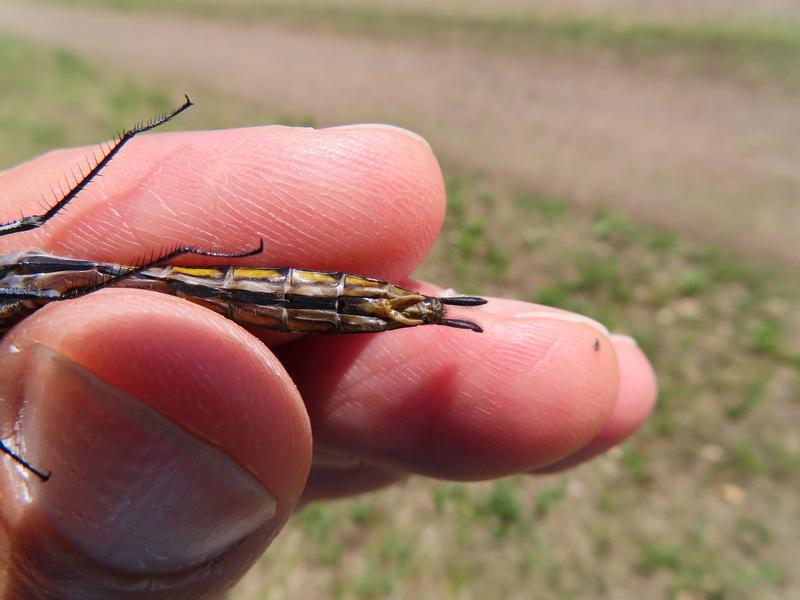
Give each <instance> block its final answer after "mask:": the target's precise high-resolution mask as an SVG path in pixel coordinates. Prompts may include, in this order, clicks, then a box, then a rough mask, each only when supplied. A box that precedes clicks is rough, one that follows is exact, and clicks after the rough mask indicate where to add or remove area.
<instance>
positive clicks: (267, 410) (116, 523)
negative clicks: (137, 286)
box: [0, 290, 311, 598]
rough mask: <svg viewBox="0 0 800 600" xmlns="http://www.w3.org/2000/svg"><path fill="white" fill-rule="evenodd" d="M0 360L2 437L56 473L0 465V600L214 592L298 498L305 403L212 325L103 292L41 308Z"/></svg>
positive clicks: (275, 368)
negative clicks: (0, 558) (0, 554)
mask: <svg viewBox="0 0 800 600" xmlns="http://www.w3.org/2000/svg"><path fill="white" fill-rule="evenodd" d="M0 357H1V358H0V398H2V401H1V402H2V403H1V404H0V426H2V432H3V436H4V438H5V439H6V441H7V444H8V445H9V446H10V447H12V448H15V449H16V450H17V451H18V452H19V454H21V455H22V456H23V457H24V458H25V459H26V460H28V461H29V462H30V463H31V464H33V465H34V466H35V467H36V468H38V469H39V470H42V471H45V472H47V471H51V472H52V476H51V478H50V480H49V481H47V482H42V481H40V480H39V479H37V478H36V477H34V476H33V475H32V474H30V473H26V472H24V471H23V470H22V469H21V467H19V466H18V465H17V464H16V463H14V462H13V461H11V460H10V459H8V458H6V459H5V460H4V461H3V462H2V463H0V511H2V527H3V531H1V532H0V536H1V537H0V548H3V550H4V558H5V561H4V564H3V565H2V569H3V571H2V578H1V579H0V585H2V587H1V588H0V589H3V593H2V594H0V596H2V597H3V598H13V597H26V598H27V597H42V596H44V597H50V595H52V596H54V597H59V598H64V597H66V598H68V597H81V598H85V597H115V598H125V597H128V596H131V597H133V596H135V597H137V598H139V597H148V598H149V597H153V598H159V597H174V596H176V595H179V596H185V597H205V596H207V595H214V596H216V595H219V594H220V593H221V592H222V591H223V590H225V589H227V588H228V587H230V586H231V585H232V584H233V583H235V581H236V580H237V579H238V578H239V577H240V576H241V575H242V574H243V573H244V572H246V570H247V568H248V567H249V566H250V565H251V564H252V562H253V561H254V560H255V559H257V558H258V556H259V555H260V554H261V552H263V550H264V548H265V547H266V546H267V544H268V543H269V541H270V540H271V539H272V538H273V537H274V536H275V535H276V534H277V532H278V531H279V530H280V528H281V527H282V526H283V524H284V523H285V521H286V519H287V518H288V515H289V514H290V512H291V510H292V508H293V507H294V505H295V504H296V502H297V500H298V498H299V497H300V495H301V493H302V489H303V487H304V485H305V480H306V477H307V474H308V468H309V462H310V449H311V434H310V428H309V424H308V419H307V416H306V413H305V409H304V407H303V404H302V401H301V399H300V397H299V395H298V392H297V390H296V388H295V387H294V385H293V384H292V382H291V380H290V379H289V377H288V375H287V374H286V372H285V371H284V370H283V367H282V366H281V365H280V363H279V362H278V361H277V359H276V358H275V357H274V356H273V355H272V354H271V353H270V352H269V351H268V350H267V349H266V348H265V347H264V346H263V345H262V344H261V343H260V342H258V341H257V340H256V339H255V338H253V337H251V336H250V335H249V334H247V333H246V332H245V331H244V330H242V329H240V328H239V327H237V326H235V325H233V324H231V323H230V322H228V321H226V320H225V319H224V318H222V317H220V316H218V315H214V314H212V313H210V311H207V310H205V309H203V308H200V307H197V306H195V305H193V304H191V303H188V302H185V301H183V300H178V299H175V298H171V297H168V296H161V295H158V294H151V293H147V292H142V291H137V290H108V291H103V292H99V293H96V294H92V295H90V296H87V297H85V298H81V299H78V300H74V301H70V302H66V303H63V304H58V305H51V306H48V307H46V308H44V309H42V310H40V311H39V312H37V313H36V314H34V315H33V316H32V317H30V318H29V319H27V320H26V321H24V322H23V323H22V324H20V325H19V326H18V327H17V328H15V329H14V330H12V331H11V332H10V333H9V334H8V335H7V336H6V337H5V338H4V340H3V343H2V345H1V346H0ZM12 432H13V435H10V434H12ZM144 590H152V592H147V593H145V592H144Z"/></svg>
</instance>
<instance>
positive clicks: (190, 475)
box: [0, 126, 655, 598]
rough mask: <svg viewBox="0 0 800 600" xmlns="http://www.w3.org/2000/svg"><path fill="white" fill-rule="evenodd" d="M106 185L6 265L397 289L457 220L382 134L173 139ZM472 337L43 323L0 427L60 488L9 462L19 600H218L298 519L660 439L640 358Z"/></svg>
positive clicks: (19, 338) (529, 325)
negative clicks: (265, 269)
mask: <svg viewBox="0 0 800 600" xmlns="http://www.w3.org/2000/svg"><path fill="white" fill-rule="evenodd" d="M87 152H88V151H87V149H73V150H65V151H59V152H55V153H50V154H47V155H45V156H42V157H40V158H38V159H36V160H34V161H31V162H29V163H26V164H24V165H21V166H19V167H17V168H15V169H12V170H9V171H6V172H4V173H2V174H0V206H2V207H3V212H4V214H7V215H8V217H9V218H13V217H14V216H16V215H17V214H18V213H19V212H20V211H22V212H23V213H25V214H28V213H30V212H37V211H38V209H39V206H38V205H37V199H38V198H39V194H40V193H41V192H42V191H43V190H47V189H48V186H49V185H50V184H51V183H52V182H57V181H59V180H60V179H61V178H62V177H63V175H64V174H65V173H69V172H70V171H71V169H72V167H73V166H74V165H75V164H76V163H78V162H80V161H81V160H83V159H84V157H85V156H86V154H87ZM103 175H104V177H101V178H99V179H98V180H96V181H95V182H93V183H92V185H91V186H89V188H87V190H86V191H85V192H84V193H82V194H81V196H80V197H79V198H78V199H77V200H76V201H75V202H74V203H73V204H72V205H70V209H69V210H68V211H66V212H65V213H62V214H60V215H59V216H57V217H56V218H55V219H53V220H52V221H51V222H49V223H48V224H47V225H46V226H45V227H42V228H40V229H38V230H35V231H32V232H28V233H24V234H19V235H12V236H6V237H3V238H0V253H6V252H12V251H16V250H23V249H41V250H44V251H48V252H51V253H54V254H58V255H61V256H70V257H80V258H87V259H96V260H106V261H114V262H126V261H128V262H132V261H135V260H136V259H137V258H140V257H142V256H145V255H147V254H148V253H150V252H151V251H154V250H155V251H157V250H159V249H163V248H165V247H168V246H170V245H173V244H191V245H195V246H198V247H202V248H205V249H210V250H226V251H237V250H242V249H248V248H251V247H252V246H253V244H254V243H256V242H257V241H258V240H259V239H263V240H264V243H265V248H266V249H265V253H264V255H262V256H256V257H252V258H247V259H242V260H241V263H242V264H250V265H257V264H261V265H291V266H297V267H305V268H316V269H330V270H339V271H348V272H352V273H358V274H363V275H370V276H377V277H381V278H384V279H388V280H392V281H402V280H403V278H405V277H406V276H407V275H408V274H409V273H410V272H411V271H413V269H414V268H415V267H416V266H417V265H418V264H419V262H420V261H421V260H422V259H423V257H424V256H425V254H426V253H427V252H428V250H429V249H430V247H431V245H432V244H433V242H434V240H435V238H436V236H437V234H438V230H439V227H440V225H441V222H442V219H443V216H444V208H445V198H444V186H443V183H442V177H441V173H440V170H439V167H438V164H437V163H436V160H435V158H434V156H433V154H432V153H431V151H430V149H429V148H428V147H427V145H425V144H424V142H422V141H421V140H419V139H418V138H416V137H415V136H413V135H411V134H409V133H407V132H404V131H401V130H397V129H394V128H387V127H380V126H357V127H347V128H334V129H327V130H321V131H313V130H308V129H290V128H282V127H267V128H255V129H242V130H230V131H215V132H187V133H169V134H154V135H149V136H145V137H142V138H140V139H137V140H134V141H133V142H131V144H130V145H129V146H127V147H126V148H125V150H124V151H123V152H121V153H120V155H119V156H118V157H117V158H116V159H114V161H113V162H112V163H111V165H110V166H109V167H108V168H107V170H105V171H104V173H103ZM192 260H194V259H192ZM197 260H198V262H199V261H201V260H202V261H204V262H213V261H211V260H210V259H197ZM237 262H238V261H237ZM192 264H196V263H195V262H192ZM417 287H418V289H420V290H421V291H424V292H427V293H437V288H435V287H433V286H432V285H429V284H422V283H420V284H419V285H418V286H417ZM465 314H466V315H467V317H468V318H470V319H472V320H475V321H477V322H479V323H480V325H481V326H482V327H483V328H484V333H482V334H475V333H472V332H470V331H459V330H454V329H450V328H446V327H436V326H424V327H417V328H412V329H408V330H401V331H396V332H391V333H384V334H379V335H361V336H332V337H328V336H317V337H314V336H307V337H301V338H297V337H289V336H285V335H278V334H274V333H269V332H257V331H256V330H252V333H253V334H255V335H256V336H258V337H259V338H261V340H259V339H257V338H256V337H255V336H254V335H252V334H251V333H248V332H247V331H245V330H244V329H242V328H241V327H239V326H238V325H236V324H234V323H232V322H230V321H227V320H226V319H224V318H223V317H221V316H219V315H217V314H214V313H211V312H210V311H208V310H206V309H203V308H201V307H199V306H196V305H194V304H191V303H189V302H186V301H184V300H180V299H177V298H173V297H170V296H166V295H160V294H156V293H151V292H144V291H138V290H125V289H107V290H103V291H101V292H97V293H94V294H91V295H88V296H86V297H83V298H80V299H77V300H72V301H69V302H63V303H51V304H50V305H48V306H46V307H45V308H43V309H41V310H40V311H38V312H36V313H35V314H34V315H33V316H31V317H29V318H28V319H26V320H25V321H23V322H22V323H21V324H19V325H18V326H17V327H16V328H14V329H13V330H12V331H11V332H9V333H8V334H7V335H6V336H5V337H4V338H3V339H2V340H1V341H0V395H1V397H2V398H3V400H4V403H3V404H2V412H0V423H2V427H3V429H2V431H3V435H4V438H5V439H6V440H9V444H10V445H12V446H13V447H15V448H19V449H20V452H21V454H23V456H24V457H25V458H26V459H28V460H30V461H31V462H32V463H33V464H34V465H35V466H37V467H39V468H40V469H43V470H45V471H47V470H52V472H53V476H52V478H51V480H50V481H48V482H47V483H42V482H40V481H38V480H37V479H35V478H31V477H29V476H27V477H26V476H25V474H24V473H23V474H21V473H20V472H19V470H18V469H17V468H15V465H14V463H13V462H12V461H10V460H8V459H5V460H4V462H3V463H2V464H3V465H4V467H5V468H3V469H0V492H1V495H0V510H1V511H2V516H3V530H2V536H0V541H1V542H2V547H3V548H4V552H5V554H4V566H5V569H4V571H3V575H4V578H3V584H2V585H3V589H4V593H3V594H2V596H3V597H4V598H15V597H25V598H34V597H37V595H38V596H46V595H47V593H50V594H51V596H55V597H72V596H79V597H115V598H126V597H147V598H150V597H152V598H161V597H163V598H172V597H203V596H209V597H213V596H217V595H219V594H220V593H221V592H222V591H223V590H225V589H227V588H228V587H230V586H231V585H232V584H233V583H234V582H235V581H236V580H237V579H238V578H239V577H241V576H242V575H243V573H244V572H245V571H246V570H247V568H248V567H249V566H250V565H251V564H252V562H253V561H254V560H255V559H256V558H257V557H258V556H259V555H260V554H261V553H262V552H263V550H264V549H265V548H266V546H267V545H268V544H269V543H270V542H271V541H272V539H273V538H274V537H275V535H277V533H278V532H279V531H280V529H281V527H282V526H283V525H284V523H285V522H286V519H287V518H288V516H289V515H290V514H291V512H292V509H293V508H294V507H295V506H297V505H298V504H299V503H301V502H304V501H307V500H310V499H321V498H329V497H334V496H343V495H350V494H356V493H359V492H362V491H366V490H369V489H374V488H377V487H380V486H384V485H388V484H391V483H393V482H395V481H397V480H399V479H402V478H403V477H405V476H406V475H407V474H409V473H422V474H426V475H430V476H434V477H443V478H454V479H485V478H492V477H499V476H503V475H508V474H511V473H519V472H537V471H552V470H556V469H559V468H566V467H567V466H571V465H573V464H576V463H577V462H580V461H582V460H586V459H587V458H590V457H591V456H594V455H596V454H599V453H600V452H602V451H604V450H605V449H607V448H609V447H611V446H612V445H614V444H616V443H618V442H620V441H621V440H622V439H624V438H625V437H627V436H628V435H629V434H630V433H631V432H633V431H634V430H635V429H636V428H637V427H638V426H639V425H640V424H641V423H642V422H643V421H644V419H645V418H646V417H647V415H648V414H649V412H650V410H651V408H652V406H653V402H654V398H655V380H654V376H653V373H652V369H651V368H650V366H649V364H648V362H647V360H646V358H645V357H644V355H643V354H642V353H641V351H640V350H639V349H638V348H636V347H635V345H633V344H631V343H630V342H629V341H626V340H625V339H622V338H614V339H611V338H609V337H608V336H607V335H606V333H605V332H604V331H603V330H602V329H601V326H599V325H597V324H594V323H593V322H592V321H590V320H588V319H585V318H583V317H579V316H577V315H574V314H571V313H566V312H564V311H560V310H556V309H551V308H547V307H542V306H535V305H531V304H527V303H523V302H516V301H511V300H499V299H493V300H492V301H491V302H490V303H489V304H488V305H486V306H484V307H481V308H480V309H475V310H473V311H469V312H468V313H465ZM596 341H599V348H598V347H597V346H596V344H595V342H596ZM262 342H263V343H262ZM295 386H296V387H295ZM312 429H313V452H314V460H313V463H312ZM12 432H15V433H16V435H14V436H13V437H12V435H11V434H12Z"/></svg>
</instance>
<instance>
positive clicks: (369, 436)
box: [278, 288, 619, 479]
mask: <svg viewBox="0 0 800 600" xmlns="http://www.w3.org/2000/svg"><path fill="white" fill-rule="evenodd" d="M428 290H429V288H428ZM531 311H534V312H535V313H536V314H535V315H534V316H529V313H530V312H531ZM462 316H463V317H464V318H470V319H472V320H475V321H476V322H478V323H479V324H480V325H481V326H482V327H483V329H484V333H482V334H475V333H473V332H470V331H463V330H453V329H448V328H446V327H435V326H432V327H418V328H415V329H409V330H401V331H396V332H392V333H389V334H385V335H381V336H364V337H350V338H346V339H341V338H339V339H332V338H313V339H312V338H307V339H303V340H301V341H299V342H298V343H296V344H291V345H289V346H286V347H283V348H281V349H280V350H279V351H278V355H279V356H280V357H281V360H282V361H283V362H284V364H285V365H286V367H287V370H288V371H289V372H290V373H291V375H292V377H293V379H294V380H295V381H297V382H298V385H299V387H300V390H301V393H302V395H303V398H304V400H305V401H306V404H307V406H308V410H309V413H310V415H311V419H312V427H313V429H314V436H315V444H318V445H320V446H321V447H323V448H326V449H328V450H330V451H332V452H337V453H341V454H346V455H347V454H349V455H353V456H358V457H362V458H363V460H364V461H365V462H367V463H368V464H376V465H384V466H387V467H391V468H394V469H399V470H407V471H412V472H417V473H423V474H428V475H433V476H437V477H445V478H456V479H482V478H489V477H497V476H501V475H506V474H510V473H516V472H522V471H530V470H532V469H535V468H537V467H541V466H543V465H546V464H550V463H553V462H555V461H557V460H559V459H561V458H563V457H565V456H568V455H570V454H572V453H574V452H575V451H577V450H578V449H580V448H582V447H584V446H585V445H586V444H587V443H589V442H590V441H591V440H592V439H593V438H594V437H596V436H597V434H598V433H599V431H600V430H601V428H602V427H603V425H604V424H605V423H606V421H607V420H608V417H609V415H610V414H611V411H612V409H613V407H614V404H615V402H616V400H617V396H618V386H619V369H618V365H617V356H616V352H615V351H614V347H613V345H612V344H611V343H610V342H609V340H608V338H607V337H605V335H604V333H603V332H602V331H601V330H599V329H598V328H597V327H596V326H595V325H593V324H591V322H587V320H581V319H578V318H573V317H576V316H573V315H570V314H569V313H564V312H563V311H547V310H545V309H542V308H540V307H535V306H533V305H520V304H518V303H513V302H509V303H506V302H503V301H499V300H492V301H491V302H490V303H489V304H488V305H487V306H485V307H481V308H480V309H476V310H473V311H464V313H463V314H459V317H462ZM598 342H599V344H598Z"/></svg>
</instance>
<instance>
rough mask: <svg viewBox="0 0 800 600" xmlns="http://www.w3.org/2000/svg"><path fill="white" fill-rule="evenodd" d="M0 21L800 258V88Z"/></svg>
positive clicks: (414, 51) (189, 32)
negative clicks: (404, 133)
mask: <svg viewBox="0 0 800 600" xmlns="http://www.w3.org/2000/svg"><path fill="white" fill-rule="evenodd" d="M0 32H3V33H10V34H15V35H20V36H23V37H26V38H29V39H32V40H35V41H36V42H39V43H42V44H50V45H58V46H63V47H66V48H69V49H70V50H72V51H74V52H76V53H78V54H80V55H82V56H84V57H86V58H88V59H90V60H92V61H96V62H99V63H103V64H105V65H107V66H110V67H112V68H114V69H117V70H120V69H122V70H124V71H126V72H131V73H134V74H137V75H142V76H145V77H153V76H155V77H157V78H159V79H162V80H167V81H170V82H171V84H172V85H175V86H176V88H177V89H176V93H178V92H182V91H183V89H184V87H183V86H184V85H189V86H191V84H192V83H193V82H194V83H196V84H202V85H204V86H214V87H218V88H219V89H221V90H225V91H228V92H230V93H232V94H234V95H236V96H239V97H242V98H246V99H248V100H250V101H255V102H258V103H261V104H263V106H264V108H265V112H266V113H268V114H282V115H293V116H298V117H311V118H313V119H314V121H315V122H316V123H318V124H320V125H328V124H335V123H342V122H352V121H386V122H391V123H396V124H399V125H403V126H406V127H409V128H412V129H415V130H416V131H419V132H420V133H422V134H423V135H424V136H426V137H427V138H428V140H430V142H431V144H432V145H433V147H434V149H435V150H436V151H437V153H438V154H439V155H440V157H442V158H443V160H444V162H445V164H446V165H453V166H456V167H458V168H459V170H461V171H467V172H469V171H478V172H482V173H486V174H489V175H490V176H493V177H497V178H498V179H500V180H502V181H507V182H511V183H512V185H515V186H518V187H520V188H522V189H527V190H532V191H536V192H539V193H544V194H549V195H553V196H557V197H563V198H566V199H569V200H571V201H574V202H577V203H582V204H584V205H587V206H599V205H603V206H613V207H615V208H617V209H619V210H621V211H624V212H626V213H628V214H631V215H633V216H634V217H636V218H639V219H644V220H648V221H651V222H655V223H658V224H661V225H664V226H667V227H669V228H671V229H675V230H678V231H681V232H684V233H688V234H689V235H692V236H695V237H698V238H702V239H706V240H708V241H710V242H713V243H716V244H720V245H722V246H724V247H728V248H731V249H736V250H737V251H739V252H742V253H751V254H754V255H756V256H758V257H760V258H761V259H765V260H768V261H769V260H776V259H777V260H779V261H781V262H783V263H785V264H787V265H791V266H797V265H800V244H798V243H797V237H798V236H799V235H800V233H798V232H800V168H798V165H800V111H798V108H797V107H798V106H800V97H798V96H800V94H798V93H797V92H789V91H787V90H786V89H785V88H783V87H781V86H778V85H776V86H774V87H773V86H769V85H763V86H744V85H742V84H740V83H736V82H731V81H727V80H723V79H711V78H705V79H704V78H701V77H699V76H693V75H689V74H686V73H685V72H684V73H681V72H680V70H678V69H669V68H668V67H666V66H664V67H660V68H656V69H654V68H650V67H647V68H641V67H640V68H636V67H633V66H631V67H627V68H621V66H620V65H619V63H616V62H614V61H604V60H603V59H602V57H598V58H596V59H593V60H587V59H585V58H584V59H583V60H579V59H569V58H565V57H561V58H553V57H550V56H536V55H534V54H533V53H531V52H530V51H525V52H520V53H518V54H516V53H513V52H512V51H510V50H508V49H506V50H504V51H503V52H502V53H501V52H487V51H486V50H479V49H477V48H465V47H462V46H453V45H445V44H442V45H433V44H431V45H427V46H426V45H419V44H418V45H414V46H412V45H408V44H402V43H400V42H394V41H386V40H377V39H370V38H365V37H353V36H346V35H344V34H336V33H331V32H325V33H321V32H312V31H299V30H296V29H291V28H287V27H282V26H280V25H278V24H264V23H253V24H236V23H217V22H212V21H210V20H200V19H189V18H185V19H180V18H177V17H167V16H161V15H160V16H150V15H146V14H127V13H124V12H111V11H108V12H107V11H100V10H86V9H77V8H58V7H49V6H38V5H36V6H29V5H22V4H16V3H9V2H4V3H3V4H2V5H0Z"/></svg>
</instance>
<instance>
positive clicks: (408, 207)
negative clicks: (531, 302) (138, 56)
mask: <svg viewBox="0 0 800 600" xmlns="http://www.w3.org/2000/svg"><path fill="white" fill-rule="evenodd" d="M91 152H92V149H91V148H77V149H70V150H63V151H58V152H52V153H50V154H46V155H44V156H42V157H39V158H37V159H35V160H32V161H30V162H28V163H25V164H23V165H20V166H18V167H16V168H14V169H11V170H9V171H6V172H4V173H2V174H0V206H3V207H4V209H3V210H4V212H5V214H7V218H8V219H11V218H15V217H17V216H18V214H19V213H24V214H31V213H39V212H41V210H42V201H41V199H40V196H41V194H42V193H44V194H46V196H47V197H49V196H50V192H49V186H50V185H51V184H55V185H58V184H59V183H60V182H63V181H64V176H65V175H66V174H69V173H71V172H74V169H75V165H76V164H80V163H83V164H85V159H86V156H87V155H91ZM102 175H103V176H102V177H99V178H98V179H96V180H95V181H94V182H92V183H91V184H90V185H89V186H88V187H87V189H86V190H85V191H84V192H82V193H81V194H80V195H79V196H78V198H77V199H75V200H74V202H73V203H72V204H70V205H69V207H68V209H67V210H66V211H64V212H63V213H60V214H59V215H58V216H56V217H55V218H54V219H53V220H52V221H51V222H49V223H48V224H47V225H45V226H44V227H41V228H39V229H37V230H34V231H31V232H29V233H24V234H19V235H12V236H5V237H3V238H0V252H8V251H10V250H11V249H28V248H38V249H42V250H47V251H52V252H55V253H58V254H61V255H67V256H74V257H80V258H90V259H96V260H105V261H116V262H122V261H131V260H133V259H136V258H139V257H141V256H144V255H146V254H148V253H149V252H151V251H153V250H158V249H161V248H164V247H165V246H170V245H174V244H193V245H197V246H200V247H203V248H206V249H211V250H228V251H237V250H246V249H249V248H252V247H253V246H255V245H257V244H258V241H259V239H263V240H264V243H265V253H264V256H255V257H252V258H250V259H247V260H243V261H242V262H249V264H256V263H260V264H265V261H267V263H266V264H271V265H278V266H279V265H292V266H297V267H305V268H314V269H331V270H341V271H349V272H354V273H359V274H363V275H373V276H379V277H381V278H386V279H399V278H402V277H405V276H406V275H408V274H409V273H410V272H411V271H412V270H413V269H414V268H415V267H416V266H417V264H418V263H419V262H420V260H421V259H422V258H423V257H424V256H425V254H426V253H427V252H428V250H429V248H430V246H431V245H432V244H433V242H434V241H435V239H436V236H437V235H438V231H439V227H440V226H441V222H442V219H443V216H444V185H443V182H442V176H441V172H440V170H439V166H438V164H437V162H436V159H435V158H434V156H433V153H432V152H431V150H430V148H429V147H428V146H427V144H425V142H424V141H422V140H421V139H420V138H418V137H417V136H415V135H414V134H411V133H410V132H407V131H404V130H401V129H396V128H390V127H386V126H377V125H376V126H367V125H362V126H352V127H343V128H333V129H324V130H313V129H306V128H289V127H258V128H251V129H233V130H225V131H206V132H183V133H162V134H152V135H145V136H142V137H140V138H137V139H135V140H133V141H132V142H131V143H130V144H129V145H128V146H126V147H125V148H124V149H123V150H122V151H121V152H120V154H119V155H118V156H117V157H116V158H114V159H113V161H112V162H111V164H110V165H109V166H108V168H107V169H106V170H105V171H103V173H102ZM64 186H65V184H63V183H62V187H64ZM55 196H58V193H56V194H55Z"/></svg>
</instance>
